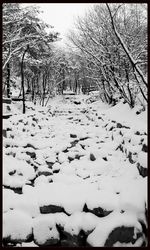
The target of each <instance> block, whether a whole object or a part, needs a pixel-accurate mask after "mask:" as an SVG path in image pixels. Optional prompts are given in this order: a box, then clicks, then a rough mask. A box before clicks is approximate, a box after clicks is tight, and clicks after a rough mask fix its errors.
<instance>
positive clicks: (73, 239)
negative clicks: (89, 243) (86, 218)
mask: <svg viewBox="0 0 150 250" xmlns="http://www.w3.org/2000/svg"><path fill="white" fill-rule="evenodd" d="M86 238H87V235H86V234H85V233H84V231H83V230H81V231H80V233H79V234H78V235H71V234H70V233H68V232H65V231H64V237H63V239H61V246H62V247H80V246H81V247H84V246H86Z"/></svg>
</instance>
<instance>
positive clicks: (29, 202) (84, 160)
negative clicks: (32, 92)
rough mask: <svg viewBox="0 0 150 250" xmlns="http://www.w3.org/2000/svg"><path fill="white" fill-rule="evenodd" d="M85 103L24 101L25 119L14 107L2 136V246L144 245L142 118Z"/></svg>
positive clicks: (121, 107) (78, 99) (75, 99)
mask: <svg viewBox="0 0 150 250" xmlns="http://www.w3.org/2000/svg"><path fill="white" fill-rule="evenodd" d="M87 98H88V97H87V96H72V97H70V98H68V97H67V96H66V97H59V98H55V99H53V100H51V102H50V103H49V105H48V106H47V107H40V106H34V105H33V104H31V103H27V112H26V114H25V115H22V114H21V112H20V107H19V106H18V107H16V105H15V104H12V110H13V112H14V115H13V116H12V117H11V118H10V119H9V120H7V122H6V123H5V126H6V128H7V130H8V131H7V138H3V212H4V216H3V238H4V244H5V245H9V244H10V245H13V244H14V245H16V244H17V246H42V245H48V246H52V245H57V246H93V247H95V246H120V245H121V246H143V245H145V244H146V243H145V242H146V238H145V230H144V229H143V227H144V228H145V227H147V220H146V213H147V127H146V126H147V120H146V118H147V113H146V111H144V112H142V113H141V114H139V115H137V114H136V109H133V110H131V109H130V108H129V107H128V106H127V105H126V104H123V103H122V102H120V103H119V104H118V105H116V106H114V107H110V106H108V105H106V104H103V103H101V102H100V101H96V102H93V103H91V104H90V103H89V104H88V102H87ZM18 218H19V221H18ZM14 221H16V223H14ZM27 222H28V223H27ZM120 232H121V233H120ZM121 235H123V236H122V237H123V239H122V238H121ZM27 242H30V244H29V243H27Z"/></svg>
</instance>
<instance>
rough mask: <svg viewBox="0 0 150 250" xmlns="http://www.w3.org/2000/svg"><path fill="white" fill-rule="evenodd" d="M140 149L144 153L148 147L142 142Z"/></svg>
mask: <svg viewBox="0 0 150 250" xmlns="http://www.w3.org/2000/svg"><path fill="white" fill-rule="evenodd" d="M142 151H143V152H146V153H147V152H148V147H147V145H146V144H143V147H142Z"/></svg>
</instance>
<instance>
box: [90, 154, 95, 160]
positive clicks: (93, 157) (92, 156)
mask: <svg viewBox="0 0 150 250" xmlns="http://www.w3.org/2000/svg"><path fill="white" fill-rule="evenodd" d="M90 160H91V161H95V160H96V157H95V156H94V155H93V154H92V153H91V154H90Z"/></svg>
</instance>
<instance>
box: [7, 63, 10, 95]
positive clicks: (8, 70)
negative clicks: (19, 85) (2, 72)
mask: <svg viewBox="0 0 150 250" xmlns="http://www.w3.org/2000/svg"><path fill="white" fill-rule="evenodd" d="M7 97H8V98H9V97H10V64H9V63H7Z"/></svg>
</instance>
